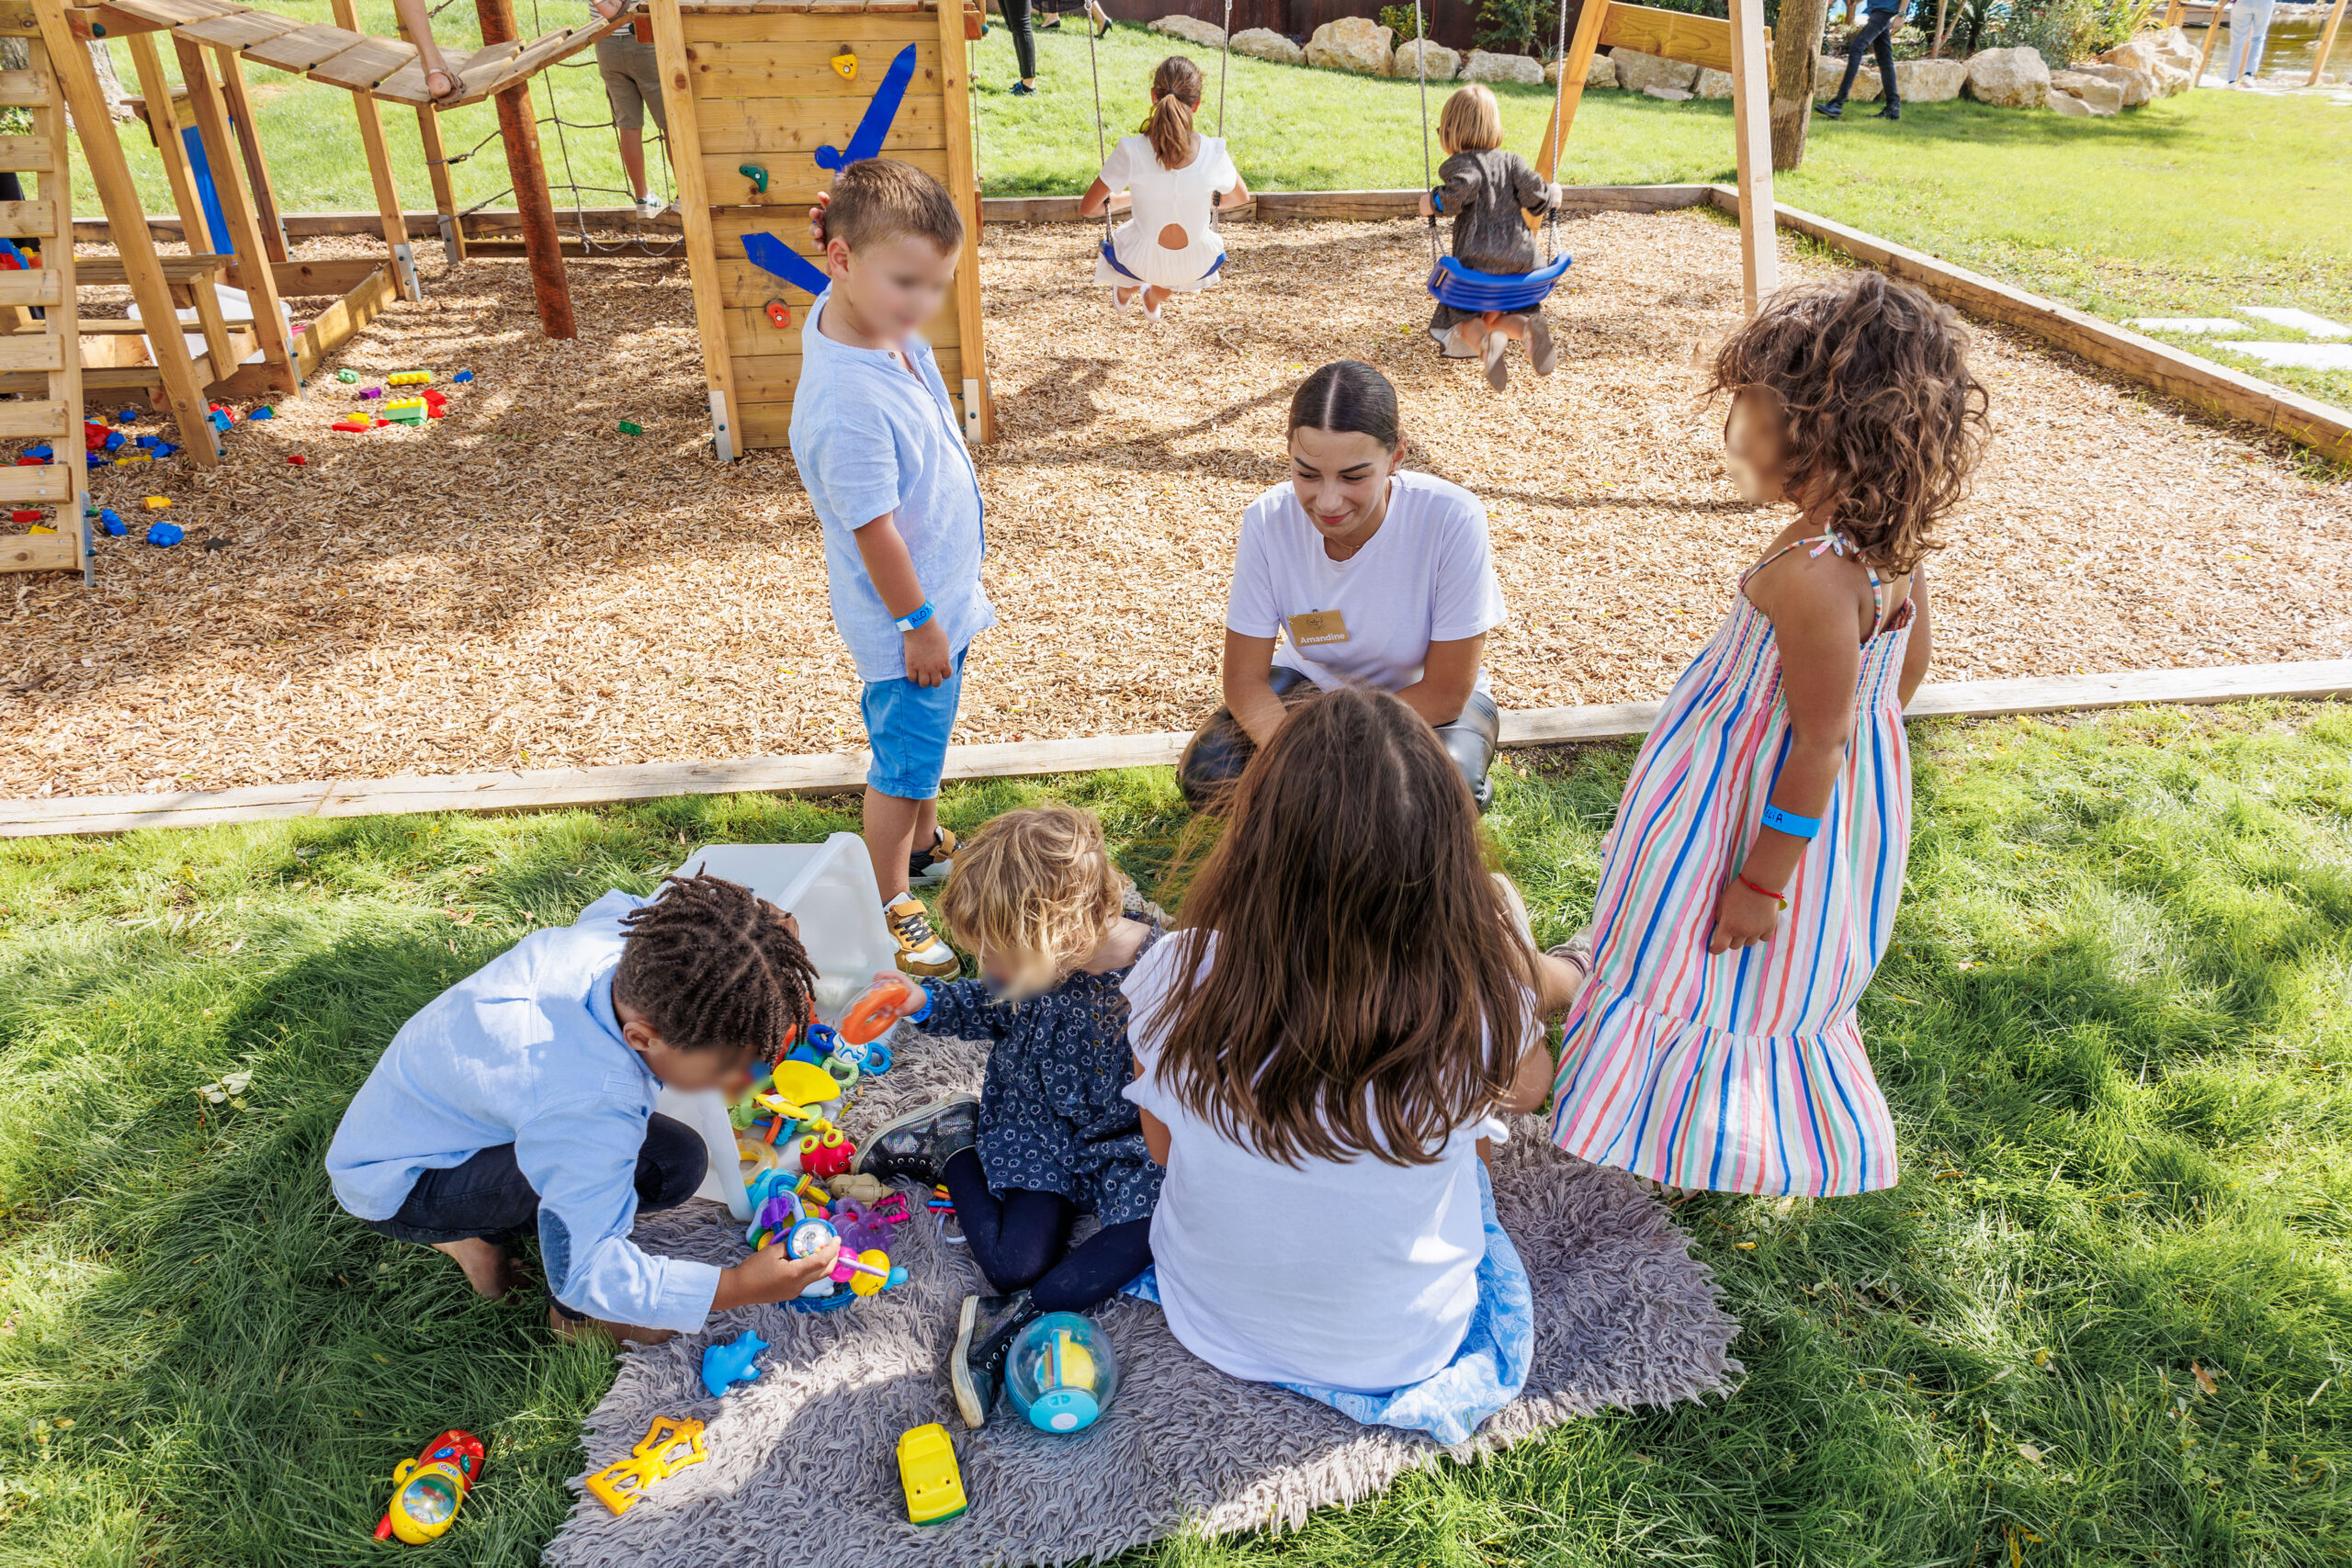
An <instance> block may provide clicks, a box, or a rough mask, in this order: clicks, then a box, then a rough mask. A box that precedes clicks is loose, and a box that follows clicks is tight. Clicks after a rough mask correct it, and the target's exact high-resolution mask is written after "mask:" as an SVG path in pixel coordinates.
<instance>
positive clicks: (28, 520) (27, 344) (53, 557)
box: [0, 10, 90, 582]
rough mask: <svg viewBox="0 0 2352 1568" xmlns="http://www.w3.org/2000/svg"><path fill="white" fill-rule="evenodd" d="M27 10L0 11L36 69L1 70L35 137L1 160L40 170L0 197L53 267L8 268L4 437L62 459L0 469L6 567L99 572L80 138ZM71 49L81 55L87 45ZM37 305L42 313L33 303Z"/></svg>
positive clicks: (1, 148)
mask: <svg viewBox="0 0 2352 1568" xmlns="http://www.w3.org/2000/svg"><path fill="white" fill-rule="evenodd" d="M32 20H33V18H32V17H30V15H29V14H28V13H26V12H24V11H22V10H16V11H12V12H10V13H8V14H6V15H0V31H5V32H10V33H16V34H19V35H21V36H24V37H25V38H26V43H27V48H26V53H27V55H28V69H26V70H23V71H0V104H5V105H6V106H8V107H12V108H21V109H24V110H26V111H27V113H28V118H30V120H31V122H32V126H31V130H32V134H30V135H29V136H21V137H8V138H6V139H0V162H5V163H6V165H7V166H8V167H10V168H12V169H15V170H17V171H18V172H19V173H20V174H30V175H32V176H33V180H34V186H33V191H32V194H31V195H30V197H28V199H26V200H23V201H15V202H7V203H0V235H5V236H6V239H7V240H8V242H9V249H10V250H11V251H17V252H20V251H21V247H20V246H19V245H18V244H17V242H19V241H24V240H38V241H41V242H44V243H43V245H42V247H41V249H42V251H43V253H44V254H43V257H42V259H43V260H45V261H46V262H47V263H48V264H49V265H45V266H38V267H15V268H12V269H10V270H8V271H6V272H0V334H5V335H0V372H4V373H5V374H6V377H7V378H8V379H10V380H12V381H17V382H19V383H21V384H22V385H23V388H24V395H22V396H20V397H18V398H17V400H15V401H12V402H0V436H6V437H9V438H11V439H14V440H20V441H36V442H47V443H48V444H49V445H50V446H51V448H52V449H53V450H54V452H55V453H56V457H57V460H56V461H54V462H52V463H49V464H46V465H43V466H41V467H38V468H36V467H32V466H30V465H27V466H24V467H20V468H0V501H5V502H6V504H7V507H8V510H9V513H10V521H9V523H8V525H7V526H6V528H5V529H0V571H79V572H81V573H82V574H83V581H85V582H86V581H89V575H90V538H89V531H88V529H89V525H88V522H87V520H86V519H85V517H84V515H83V513H84V511H85V508H84V506H83V504H82V497H83V492H84V490H85V487H86V485H87V483H88V470H87V469H86V468H84V467H83V464H82V350H81V334H80V333H78V332H77V331H76V330H75V328H76V325H77V322H76V321H75V318H74V308H75V307H74V243H73V240H72V238H71V236H72V234H73V232H74V176H73V174H72V170H71V166H70V164H68V161H67V158H66V148H67V146H68V144H69V142H70V140H71V139H70V138H69V136H68V135H67V132H66V125H65V114H64V106H63V102H62V99H61V98H60V97H59V96H58V82H59V73H58V71H57V69H56V67H55V64H54V63H53V62H52V61H51V57H50V50H49V45H48V43H47V42H46V40H45V39H43V38H42V37H41V36H40V34H39V33H38V32H37V31H35V30H34V28H33V27H32V26H31V23H32ZM69 46H70V48H71V49H72V50H73V51H75V52H78V46H71V45H70V40H69ZM33 310H40V312H41V319H40V320H38V321H37V320H34V319H33V317H32V314H31V312H32V311H33Z"/></svg>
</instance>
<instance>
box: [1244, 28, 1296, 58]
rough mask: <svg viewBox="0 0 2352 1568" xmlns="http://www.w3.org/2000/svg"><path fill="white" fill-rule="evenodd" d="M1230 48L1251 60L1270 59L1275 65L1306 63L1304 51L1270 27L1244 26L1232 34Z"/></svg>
mask: <svg viewBox="0 0 2352 1568" xmlns="http://www.w3.org/2000/svg"><path fill="white" fill-rule="evenodd" d="M1232 49H1233V52H1234V53H1236V54H1246V55H1248V56H1250V58H1251V59H1252V60H1271V61H1272V62H1274V63H1275V64H1277V65H1304V64H1306V51H1305V50H1303V49H1301V48H1299V47H1298V45H1296V44H1295V43H1293V42H1291V41H1290V39H1286V38H1284V37H1283V35H1282V34H1280V33H1278V32H1276V31H1274V29H1273V28H1244V29H1242V30H1241V31H1240V32H1238V33H1236V34H1234V35H1233V44H1232Z"/></svg>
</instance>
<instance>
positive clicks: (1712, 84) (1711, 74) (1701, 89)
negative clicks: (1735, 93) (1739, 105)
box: [1691, 65, 1731, 98]
mask: <svg viewBox="0 0 2352 1568" xmlns="http://www.w3.org/2000/svg"><path fill="white" fill-rule="evenodd" d="M1691 96H1692V97H1694V98H1728V97H1730V96H1731V73H1730V72H1728V71H1716V70H1713V69H1712V68H1710V67H1708V66H1704V65H1702V66H1701V67H1699V80H1698V81H1697V82H1695V83H1693V84H1692V85H1691Z"/></svg>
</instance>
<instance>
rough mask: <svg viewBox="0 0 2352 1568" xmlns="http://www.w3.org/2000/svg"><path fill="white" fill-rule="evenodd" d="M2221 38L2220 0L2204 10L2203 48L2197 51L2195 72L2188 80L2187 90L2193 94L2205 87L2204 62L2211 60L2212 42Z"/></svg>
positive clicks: (2215, 0)
mask: <svg viewBox="0 0 2352 1568" xmlns="http://www.w3.org/2000/svg"><path fill="white" fill-rule="evenodd" d="M2221 36H2222V0H2213V3H2212V4H2211V5H2210V6H2207V7H2206V8H2205V47H2204V48H2203V49H2201V50H2199V51H2197V70H2196V71H2195V73H2192V74H2191V75H2190V76H2189V78H2188V90H2189V91H2190V92H2192V93H2193V92H2195V91H2196V90H2197V89H2198V88H2199V87H2201V86H2203V85H2205V62H2207V61H2209V60H2211V59H2212V58H2213V40H2214V39H2217V38H2220V37H2221Z"/></svg>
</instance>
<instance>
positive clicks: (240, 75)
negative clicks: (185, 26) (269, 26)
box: [212, 48, 287, 262]
mask: <svg viewBox="0 0 2352 1568" xmlns="http://www.w3.org/2000/svg"><path fill="white" fill-rule="evenodd" d="M212 57H213V59H214V60H215V61H217V62H219V63H220V91H221V92H222V93H223V94H224V95H226V96H227V97H228V100H229V126H230V129H231V130H234V131H235V132H236V133H237V149H238V151H239V152H243V154H244V158H245V184H246V185H247V186H250V187H251V188H252V190H253V193H254V216H256V217H257V218H259V219H260V220H261V243H262V249H263V250H265V251H266V252H267V253H268V254H269V259H270V260H271V261H273V262H282V261H284V260H286V259H287V250H286V216H285V212H284V209H281V208H280V207H279V206H278V204H277V183H276V182H275V181H273V180H272V179H271V178H270V177H269V159H268V158H267V157H266V156H265V155H264V154H263V152H262V150H261V127H260V126H259V125H257V124H255V123H254V100H253V95H252V94H250V93H248V92H246V91H245V61H244V57H243V55H241V54H239V53H238V52H237V51H235V50H233V49H222V48H216V49H215V50H213V51H212Z"/></svg>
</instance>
